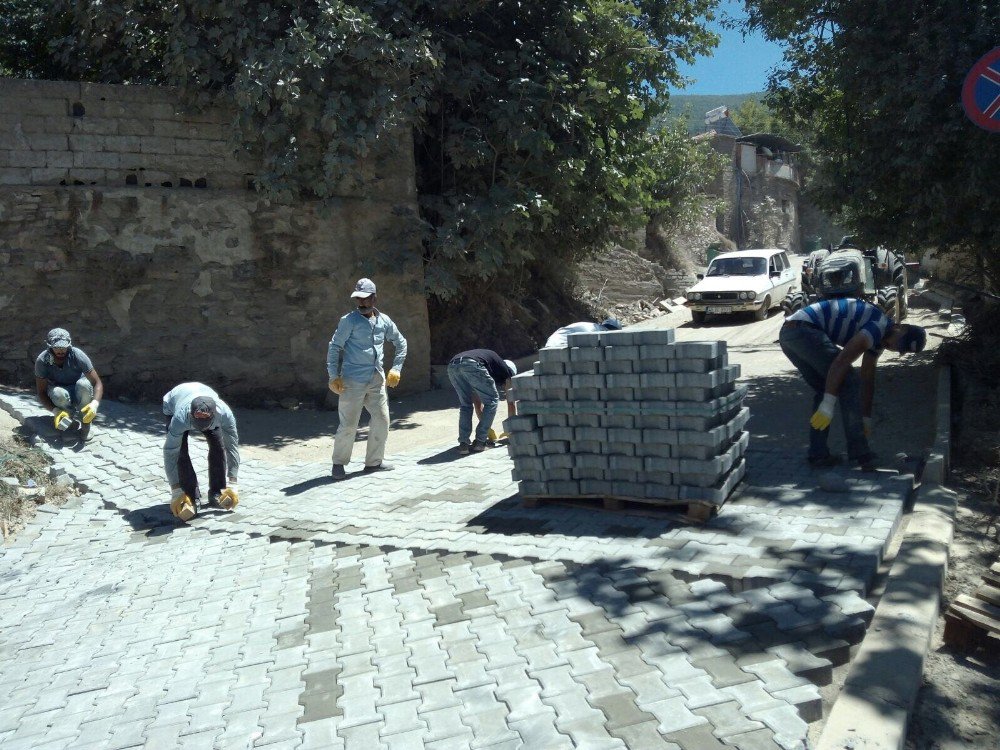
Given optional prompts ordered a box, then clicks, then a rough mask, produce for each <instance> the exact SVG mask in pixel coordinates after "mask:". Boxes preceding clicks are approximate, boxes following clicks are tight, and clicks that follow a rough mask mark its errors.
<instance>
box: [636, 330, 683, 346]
mask: <svg viewBox="0 0 1000 750" xmlns="http://www.w3.org/2000/svg"><path fill="white" fill-rule="evenodd" d="M631 333H632V343H633V344H638V345H639V346H642V345H643V344H672V343H674V341H675V340H676V332H675V331H674V329H673V328H667V329H663V330H655V331H632V332H631Z"/></svg>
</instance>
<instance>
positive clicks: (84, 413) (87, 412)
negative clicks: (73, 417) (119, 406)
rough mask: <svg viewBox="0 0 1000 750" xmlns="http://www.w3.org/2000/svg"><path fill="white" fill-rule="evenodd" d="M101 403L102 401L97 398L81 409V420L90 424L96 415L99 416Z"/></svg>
mask: <svg viewBox="0 0 1000 750" xmlns="http://www.w3.org/2000/svg"><path fill="white" fill-rule="evenodd" d="M100 405H101V402H100V401H98V400H97V399H96V398H95V399H94V400H93V401H91V402H90V403H89V404H87V405H86V406H85V407H83V408H82V409H80V421H81V422H83V423H84V424H90V423H91V422H93V421H94V417H96V416H97V408H98V407H99V406H100Z"/></svg>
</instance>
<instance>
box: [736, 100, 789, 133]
mask: <svg viewBox="0 0 1000 750" xmlns="http://www.w3.org/2000/svg"><path fill="white" fill-rule="evenodd" d="M730 119H731V120H732V121H733V122H734V123H736V125H737V127H739V129H740V130H742V131H743V133H744V134H745V135H750V134H751V133H775V132H779V125H778V122H777V120H776V118H775V116H774V113H773V112H771V109H770V108H769V107H768V106H767V105H766V104H764V103H763V102H761V101H760V100H759V99H745V100H744V101H743V103H742V104H740V106H739V107H738V108H737V109H736V110H735V111H734V112H732V113H731V114H730Z"/></svg>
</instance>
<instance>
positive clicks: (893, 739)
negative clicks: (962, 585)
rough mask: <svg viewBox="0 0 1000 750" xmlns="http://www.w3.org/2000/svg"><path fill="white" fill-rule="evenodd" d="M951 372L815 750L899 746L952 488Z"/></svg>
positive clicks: (939, 566)
mask: <svg viewBox="0 0 1000 750" xmlns="http://www.w3.org/2000/svg"><path fill="white" fill-rule="evenodd" d="M950 397H951V373H950V370H949V369H948V368H942V369H941V371H940V373H939V380H938V401H937V430H936V433H935V441H934V448H933V449H932V451H931V457H930V459H929V460H928V463H927V466H926V467H925V470H924V480H925V481H923V482H922V483H921V485H920V486H919V487H918V488H917V491H916V493H915V496H914V504H913V512H912V513H911V515H910V519H909V523H908V524H907V527H906V531H905V532H904V537H903V541H902V544H901V545H900V548H899V552H898V553H897V555H896V559H895V562H894V563H893V565H892V568H891V569H890V571H889V578H888V581H887V582H886V587H885V593H884V594H883V595H882V599H881V600H880V601H879V604H878V607H876V609H875V616H874V618H873V619H872V623H871V625H870V627H869V629H868V633H867V634H866V636H865V638H864V640H863V641H862V643H861V646H860V648H859V650H858V653H857V655H856V656H855V658H854V661H853V662H852V664H851V669H850V671H849V673H848V675H847V680H846V681H845V683H844V687H843V689H842V690H841V693H840V695H839V696H838V697H837V700H836V701H835V702H834V704H833V708H832V709H831V711H830V716H829V718H828V719H827V721H826V724H825V726H824V728H823V733H822V734H821V735H820V739H819V743H818V745H817V750H890V749H893V750H902V748H903V747H904V745H905V743H906V729H907V725H908V724H909V719H910V715H911V713H912V711H913V708H914V706H915V705H916V700H917V694H918V693H919V691H920V686H921V684H922V679H921V676H922V674H923V665H924V659H925V658H926V656H927V652H928V650H929V649H930V644H931V637H932V636H933V633H934V627H935V625H936V623H937V618H938V615H939V613H940V606H941V593H942V589H943V586H944V581H945V577H946V576H947V573H948V548H949V546H950V544H951V539H952V532H953V526H954V515H955V501H956V494H955V493H954V492H952V491H951V490H949V489H948V488H947V487H943V486H941V484H940V483H941V482H943V481H944V478H945V476H946V473H947V466H948V455H949V443H950V435H949V430H950V426H951V402H950Z"/></svg>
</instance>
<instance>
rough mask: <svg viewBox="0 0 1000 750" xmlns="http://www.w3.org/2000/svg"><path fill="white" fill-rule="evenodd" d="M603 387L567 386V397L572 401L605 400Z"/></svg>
mask: <svg viewBox="0 0 1000 750" xmlns="http://www.w3.org/2000/svg"><path fill="white" fill-rule="evenodd" d="M601 390H602V389H601V388H585V387H581V388H567V389H566V398H567V399H569V400H570V401H603V400H604V399H603V398H602V396H601Z"/></svg>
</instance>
